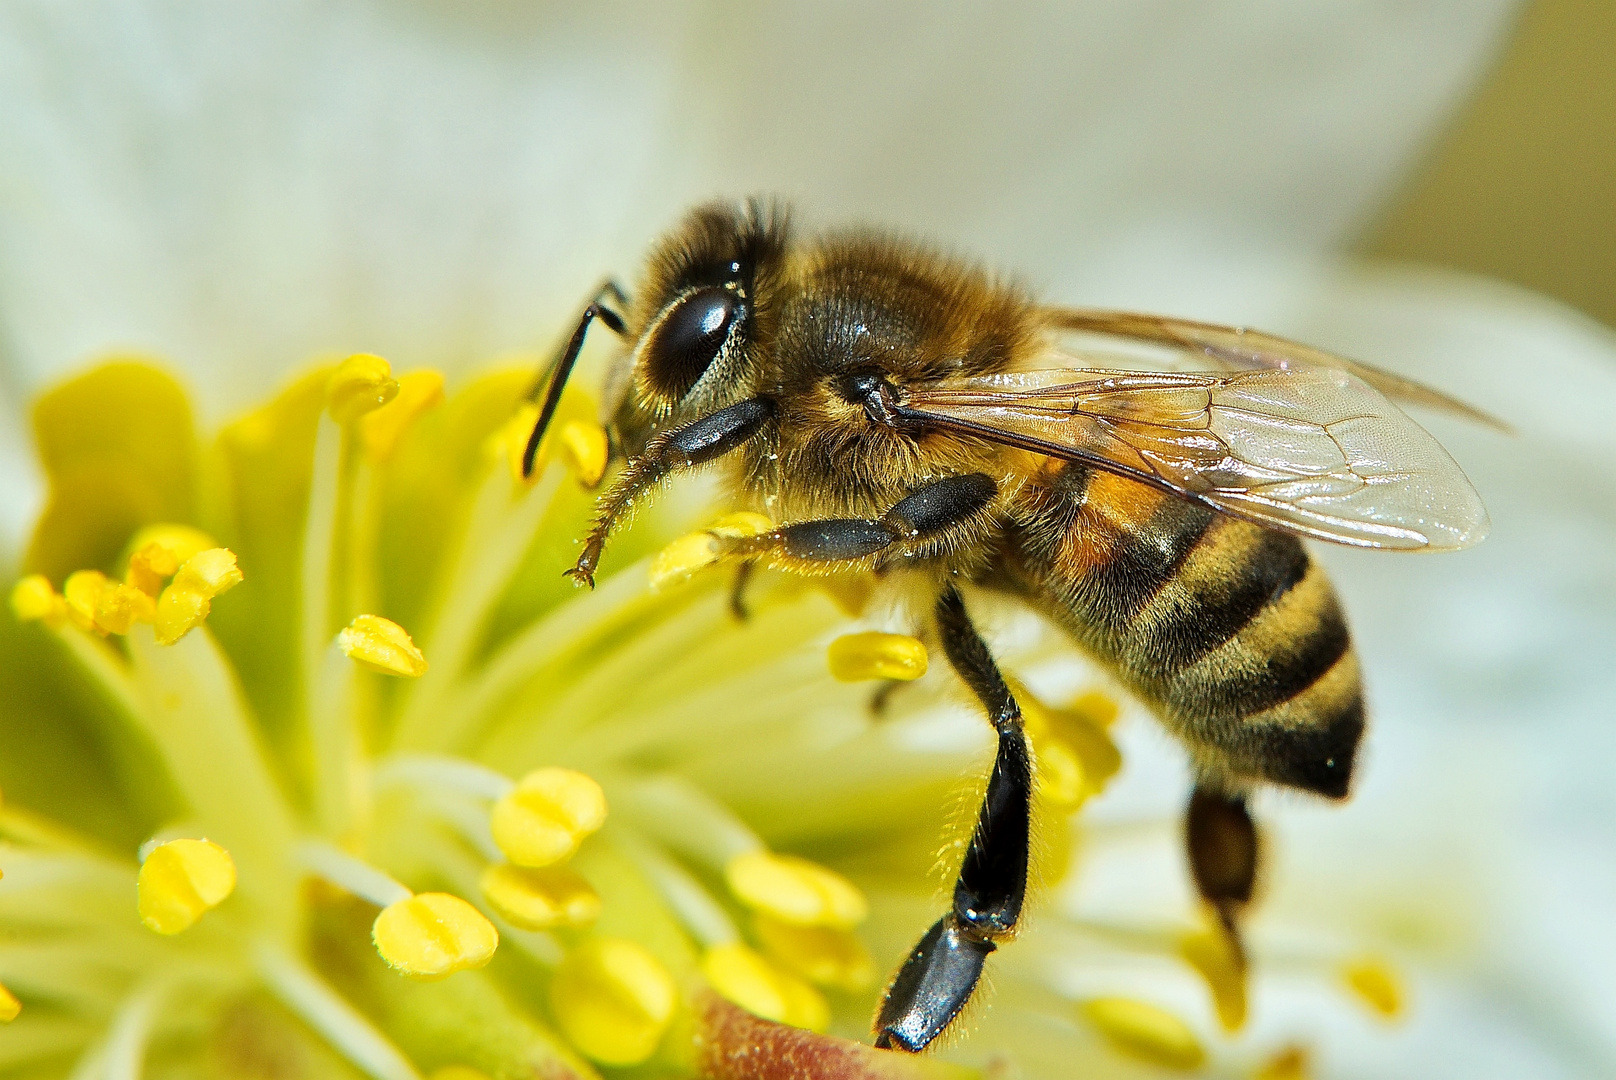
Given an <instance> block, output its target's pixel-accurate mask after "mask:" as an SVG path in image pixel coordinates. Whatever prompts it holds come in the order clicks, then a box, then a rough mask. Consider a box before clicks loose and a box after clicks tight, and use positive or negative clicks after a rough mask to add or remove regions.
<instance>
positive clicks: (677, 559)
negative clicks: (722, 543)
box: [649, 532, 720, 589]
mask: <svg viewBox="0 0 1616 1080" xmlns="http://www.w3.org/2000/svg"><path fill="white" fill-rule="evenodd" d="M719 554H720V547H719V542H718V538H717V537H715V536H714V535H713V534H712V533H709V532H693V533H686V534H685V535H683V536H681V537H679V539H677V540H675V541H674V542H673V543H671V544H669V545H668V546H667V547H665V548H663V549H662V550H661V551H659V552H657V553H656V556H655V557H654V558H653V559H652V560H651V570H650V575H649V576H650V579H651V588H653V589H662V588H666V587H667V586H669V585H672V584H675V583H677V582H680V581H683V580H684V579H685V578H687V577H690V576H691V575H692V574H694V573H695V572H696V571H698V570H701V569H703V568H705V567H708V566H711V565H712V564H713V563H715V562H717V561H718V556H719Z"/></svg>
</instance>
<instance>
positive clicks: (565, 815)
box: [488, 767, 606, 866]
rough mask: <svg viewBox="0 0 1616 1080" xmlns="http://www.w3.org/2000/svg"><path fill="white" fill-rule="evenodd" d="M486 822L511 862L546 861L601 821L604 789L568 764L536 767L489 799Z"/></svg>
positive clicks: (567, 853) (557, 858) (561, 855)
mask: <svg viewBox="0 0 1616 1080" xmlns="http://www.w3.org/2000/svg"><path fill="white" fill-rule="evenodd" d="M488 823H489V826H490V827H491V828H492V829H493V832H494V843H496V844H498V845H499V849H500V850H501V851H503V852H504V853H505V857H506V858H507V859H509V860H511V862H513V863H515V864H516V865H518V866H549V865H551V864H553V863H558V862H561V861H563V860H564V859H568V858H571V856H572V853H573V852H575V851H577V850H578V845H579V844H580V843H581V842H582V841H583V839H584V837H586V836H588V835H589V834H590V833H592V832H594V831H595V830H597V829H599V828H600V827H601V826H602V825H604V824H605V823H606V793H605V792H603V791H601V790H600V785H599V784H597V783H595V781H594V780H593V779H591V778H590V777H588V776H585V775H584V774H583V773H581V772H577V771H575V770H573V769H559V768H554V767H552V768H545V769H535V770H534V771H533V772H530V773H528V774H527V775H526V776H524V777H522V779H521V780H519V781H517V784H516V786H515V787H514V788H512V789H511V790H510V791H509V792H508V793H507V794H505V795H504V796H503V797H502V798H501V799H500V800H499V801H498V802H496V803H495V804H494V811H493V814H492V815H491V816H490V818H489V822H488Z"/></svg>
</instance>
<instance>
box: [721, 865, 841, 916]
mask: <svg viewBox="0 0 1616 1080" xmlns="http://www.w3.org/2000/svg"><path fill="white" fill-rule="evenodd" d="M724 879H725V881H727V882H728V884H729V887H730V891H731V892H733V893H734V894H735V897H736V899H738V900H740V901H741V903H743V904H745V905H746V906H747V907H749V908H752V909H753V910H754V911H759V912H762V913H764V914H766V915H771V916H773V917H774V918H776V919H778V920H780V921H781V922H783V923H789V924H791V925H793V926H828V927H832V928H834V929H839V930H851V929H852V928H853V927H855V926H857V925H858V924H859V923H861V922H863V921H864V919H865V917H866V916H867V915H868V914H869V911H870V908H869V904H868V902H867V901H866V900H865V899H864V894H863V893H862V892H860V891H859V889H858V886H856V885H854V884H853V883H852V882H851V881H848V880H847V879H846V878H845V877H843V876H842V875H840V874H838V873H836V872H835V871H834V870H830V869H827V868H825V867H823V866H820V865H819V864H818V863H816V862H810V861H809V860H807V859H804V858H801V857H799V856H796V855H779V854H776V853H774V852H772V851H752V852H748V853H746V854H744V855H739V856H736V857H735V858H734V859H731V860H730V862H729V865H728V866H726V867H725V868H724Z"/></svg>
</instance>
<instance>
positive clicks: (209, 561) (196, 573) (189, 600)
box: [69, 547, 243, 645]
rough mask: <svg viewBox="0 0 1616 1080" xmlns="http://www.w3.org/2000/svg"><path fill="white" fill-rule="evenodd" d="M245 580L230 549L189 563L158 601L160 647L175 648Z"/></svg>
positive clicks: (199, 554) (209, 551)
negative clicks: (223, 595)
mask: <svg viewBox="0 0 1616 1080" xmlns="http://www.w3.org/2000/svg"><path fill="white" fill-rule="evenodd" d="M242 580H243V576H242V573H241V569H240V567H238V566H237V565H236V555H235V552H233V551H231V550H230V549H229V548H222V547H216V548H208V549H207V550H206V551H199V552H197V553H196V554H195V555H193V556H191V557H190V558H189V559H187V560H185V563H184V565H182V566H181V567H180V568H179V570H178V571H177V572H176V573H175V574H174V580H173V581H171V582H169V584H168V588H166V589H164V590H163V593H162V595H161V596H159V597H158V598H157V614H156V623H157V643H158V644H159V645H172V644H174V643H175V642H176V641H178V640H179V639H180V638H182V637H184V636H185V635H186V634H188V633H190V632H191V631H192V630H194V629H196V628H197V627H198V626H200V625H202V622H203V620H205V619H206V618H207V617H208V612H209V611H211V610H212V609H213V601H214V599H215V598H217V597H218V596H219V595H220V594H221V593H224V592H227V591H229V590H230V589H233V588H235V587H236V586H237V585H240V584H241V582H242ZM69 602H70V603H71V601H69Z"/></svg>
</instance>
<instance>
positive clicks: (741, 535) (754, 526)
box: [707, 510, 775, 540]
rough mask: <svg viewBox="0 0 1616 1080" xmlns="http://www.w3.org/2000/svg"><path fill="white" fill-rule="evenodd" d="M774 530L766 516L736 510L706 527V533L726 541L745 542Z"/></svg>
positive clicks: (771, 522)
mask: <svg viewBox="0 0 1616 1080" xmlns="http://www.w3.org/2000/svg"><path fill="white" fill-rule="evenodd" d="M774 528H775V526H774V522H773V521H772V520H770V519H769V517H768V515H766V514H757V513H753V512H752V511H750V510H736V511H735V512H733V513H729V514H725V515H724V516H723V517H721V518H719V519H718V520H717V521H715V522H713V523H712V524H711V525H709V526H707V531H708V532H709V533H712V534H713V535H714V536H719V537H723V538H724V539H726V540H747V539H750V538H752V537H754V536H762V535H763V534H764V533H770V532H773V531H774Z"/></svg>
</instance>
